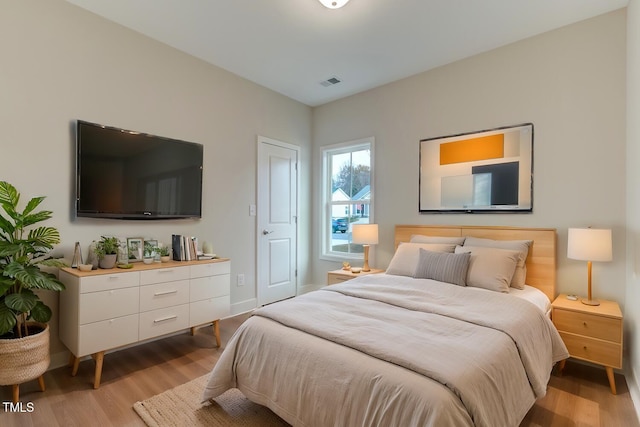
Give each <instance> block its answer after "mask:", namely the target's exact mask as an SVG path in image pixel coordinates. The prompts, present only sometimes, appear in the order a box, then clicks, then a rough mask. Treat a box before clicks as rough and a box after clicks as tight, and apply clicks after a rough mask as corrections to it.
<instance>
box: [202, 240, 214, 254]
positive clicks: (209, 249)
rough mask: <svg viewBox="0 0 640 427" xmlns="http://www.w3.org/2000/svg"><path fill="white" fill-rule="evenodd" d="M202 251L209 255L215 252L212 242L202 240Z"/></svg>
mask: <svg viewBox="0 0 640 427" xmlns="http://www.w3.org/2000/svg"><path fill="white" fill-rule="evenodd" d="M202 253H203V254H205V255H209V254H212V253H213V245H212V244H211V243H210V242H202Z"/></svg>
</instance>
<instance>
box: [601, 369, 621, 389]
mask: <svg viewBox="0 0 640 427" xmlns="http://www.w3.org/2000/svg"><path fill="white" fill-rule="evenodd" d="M604 369H605V370H606V371H607V378H609V387H611V393H613V394H618V393H617V392H616V378H615V377H614V376H613V368H611V367H609V366H605V367H604Z"/></svg>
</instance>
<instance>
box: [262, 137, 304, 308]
mask: <svg viewBox="0 0 640 427" xmlns="http://www.w3.org/2000/svg"><path fill="white" fill-rule="evenodd" d="M256 144H257V154H256V157H257V160H256V181H257V182H256V227H255V233H256V234H255V236H256V282H255V283H256V300H257V306H258V307H261V306H262V305H263V296H262V289H261V287H260V277H262V271H261V266H262V265H263V263H261V262H260V257H261V256H264V254H262V253H261V252H262V251H261V249H260V247H261V245H260V237H261V236H260V233H261V230H262V228H263V227H264V221H265V215H266V213H265V212H264V207H263V206H260V197H259V196H258V195H259V194H261V191H264V190H265V189H264V188H263V185H264V183H263V182H261V181H260V176H261V172H262V169H261V168H262V167H264V166H265V165H263V164H262V150H263V147H264V144H268V145H273V146H276V147H280V148H285V149H288V150H293V151H295V152H296V172H295V180H296V203H295V204H296V205H295V209H294V211H295V217H296V222H295V230H296V235H295V240H294V242H295V246H296V247H295V253H294V257H295V259H294V268H295V273H296V274H295V276H294V280H295V294H294V295H298V288H299V283H298V274H297V273H298V259H299V256H298V250H299V236H300V167H299V164H300V152H301V148H300V147H299V146H297V145H293V144H289V143H287V142H283V141H279V140H276V139H272V138H267V137H265V136H262V135H258V136H257V140H256Z"/></svg>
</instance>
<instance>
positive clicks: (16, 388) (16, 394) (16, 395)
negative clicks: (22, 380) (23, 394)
mask: <svg viewBox="0 0 640 427" xmlns="http://www.w3.org/2000/svg"><path fill="white" fill-rule="evenodd" d="M11 395H12V398H13V403H18V400H19V399H20V384H14V385H12V386H11Z"/></svg>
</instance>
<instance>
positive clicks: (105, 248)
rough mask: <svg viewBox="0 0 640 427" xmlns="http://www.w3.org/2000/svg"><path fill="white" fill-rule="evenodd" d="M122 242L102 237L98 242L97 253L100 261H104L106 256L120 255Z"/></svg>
mask: <svg viewBox="0 0 640 427" xmlns="http://www.w3.org/2000/svg"><path fill="white" fill-rule="evenodd" d="M119 246H120V241H119V240H118V238H117V237H107V236H102V237H101V238H100V240H99V241H97V242H96V247H95V252H96V255H97V256H98V259H103V258H104V256H105V255H115V254H117V253H118V247H119Z"/></svg>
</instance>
